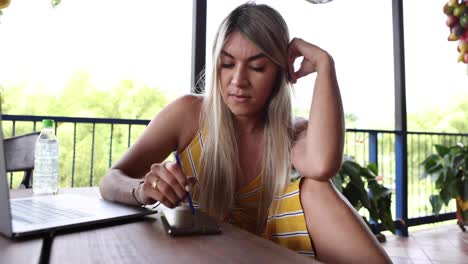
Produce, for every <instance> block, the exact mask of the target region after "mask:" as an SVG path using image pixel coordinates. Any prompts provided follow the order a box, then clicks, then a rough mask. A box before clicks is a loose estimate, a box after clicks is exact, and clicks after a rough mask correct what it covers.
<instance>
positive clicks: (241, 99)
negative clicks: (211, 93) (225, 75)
mask: <svg viewBox="0 0 468 264" xmlns="http://www.w3.org/2000/svg"><path fill="white" fill-rule="evenodd" d="M229 97H231V98H232V100H234V102H237V103H245V102H247V101H248V100H249V99H250V96H246V95H236V94H230V95H229Z"/></svg>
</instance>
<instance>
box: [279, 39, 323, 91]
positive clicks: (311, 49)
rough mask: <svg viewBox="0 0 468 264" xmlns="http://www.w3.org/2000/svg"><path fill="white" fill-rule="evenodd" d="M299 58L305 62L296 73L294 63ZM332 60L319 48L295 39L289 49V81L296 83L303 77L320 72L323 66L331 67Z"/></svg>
mask: <svg viewBox="0 0 468 264" xmlns="http://www.w3.org/2000/svg"><path fill="white" fill-rule="evenodd" d="M299 57H303V60H302V62H301V66H300V67H299V69H298V70H297V71H295V70H294V62H295V61H296V59H297V58H299ZM330 60H331V57H330V55H329V54H328V53H327V52H326V51H324V50H323V49H321V48H319V47H318V46H315V45H314V44H311V43H309V42H307V41H304V40H303V39H300V38H293V39H292V40H291V42H290V43H289V47H288V67H289V69H288V70H289V81H290V82H291V83H296V82H297V80H298V79H299V78H301V77H304V76H306V75H308V74H310V73H314V72H319V71H320V70H321V69H322V68H323V66H322V65H329V63H330Z"/></svg>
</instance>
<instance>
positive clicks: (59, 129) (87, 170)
mask: <svg viewBox="0 0 468 264" xmlns="http://www.w3.org/2000/svg"><path fill="white" fill-rule="evenodd" d="M45 118H49V119H53V120H55V122H56V135H57V137H58V140H59V142H60V165H59V166H60V168H59V171H60V172H59V175H60V176H59V177H60V187H68V186H71V187H75V186H77V187H81V186H96V185H98V184H99V181H100V179H101V177H102V176H103V175H104V174H105V173H106V171H107V169H108V168H109V167H110V166H111V164H112V163H113V162H115V161H116V159H118V158H119V157H120V156H121V155H122V154H123V153H124V151H125V150H126V149H127V148H128V147H129V146H130V145H131V144H132V143H133V142H134V141H135V140H136V139H137V138H138V136H139V135H140V134H141V133H142V131H143V130H144V129H145V127H146V125H147V124H148V123H149V120H133V119H110V118H74V117H57V116H24V115H3V116H2V119H3V123H2V124H3V130H4V131H3V133H4V136H5V138H8V137H10V136H14V135H20V134H24V133H28V132H32V131H38V130H40V127H41V124H40V123H41V121H42V119H45ZM398 136H401V132H398V131H392V130H364V129H347V130H346V141H345V149H344V152H345V154H346V155H349V156H353V157H354V158H355V160H356V161H357V162H358V163H360V164H362V165H366V164H368V163H371V162H373V163H377V165H378V170H379V175H380V176H382V177H383V184H384V185H386V186H387V187H390V188H391V189H392V190H393V197H392V207H393V208H392V215H393V216H396V215H397V214H396V212H397V211H398V208H397V207H398V206H399V205H397V202H396V200H397V199H396V196H397V194H398V192H399V191H401V190H403V189H405V187H402V186H401V183H399V182H401V181H398V180H397V177H399V176H398V175H397V174H399V173H400V174H401V172H399V170H400V171H401V168H402V167H401V166H402V164H401V160H402V159H401V158H399V157H398V155H400V154H401V153H400V152H399V151H398V149H395V147H396V146H397V147H398V144H397V143H398V142H397V139H398ZM406 136H407V137H406V138H407V155H406V164H407V199H406V201H407V204H406V206H407V208H408V209H407V211H408V216H407V218H408V219H407V223H406V225H407V226H412V225H419V224H425V223H432V222H438V221H444V220H447V219H454V218H455V213H454V211H455V205H454V203H453V204H450V205H449V207H447V208H446V209H445V212H442V214H440V215H439V216H437V217H436V216H434V215H432V210H431V205H430V204H429V195H430V194H431V193H434V192H435V191H434V188H433V185H432V184H431V182H430V179H428V178H421V174H422V168H421V166H420V164H421V162H422V161H423V160H424V159H425V158H426V157H427V156H428V155H430V154H431V153H432V152H433V151H434V148H433V146H434V144H455V143H456V142H461V143H463V144H465V145H466V144H468V134H454V133H431V132H406ZM399 153H400V154H399ZM16 174H17V173H12V174H10V175H9V178H10V181H9V182H10V188H16V186H17V184H19V181H20V178H21V175H18V176H17V175H16ZM400 177H401V176H400ZM397 183H399V184H400V186H398V184H397ZM397 222H398V221H397Z"/></svg>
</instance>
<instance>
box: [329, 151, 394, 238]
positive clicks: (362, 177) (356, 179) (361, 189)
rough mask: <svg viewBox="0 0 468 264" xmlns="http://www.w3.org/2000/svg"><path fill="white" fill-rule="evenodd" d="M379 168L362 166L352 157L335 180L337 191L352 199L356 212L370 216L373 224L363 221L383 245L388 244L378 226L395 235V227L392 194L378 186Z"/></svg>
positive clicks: (372, 164)
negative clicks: (363, 209)
mask: <svg viewBox="0 0 468 264" xmlns="http://www.w3.org/2000/svg"><path fill="white" fill-rule="evenodd" d="M376 175H377V165H376V164H375V163H371V164H369V165H367V166H366V167H363V166H361V165H359V164H358V163H357V162H355V161H354V159H353V158H352V157H349V156H345V158H344V160H343V163H342V166H341V169H340V171H339V172H338V174H337V175H336V176H335V177H333V178H332V180H333V184H334V185H335V187H336V188H337V189H338V190H339V191H340V192H341V193H342V194H343V195H344V196H345V197H346V198H347V199H348V201H349V202H350V203H351V205H353V206H354V208H355V209H356V210H359V209H361V208H362V207H364V208H366V209H367V211H368V212H369V216H370V218H371V222H373V224H371V223H369V221H368V220H367V219H366V218H365V217H363V219H364V221H365V222H366V223H367V224H368V225H369V227H370V228H371V230H372V232H373V233H374V234H376V235H378V236H377V238H378V239H379V241H381V242H383V241H385V237H383V236H382V235H379V234H380V230H379V229H378V228H377V225H376V224H377V222H378V221H380V222H381V223H382V225H383V226H384V227H385V228H386V229H387V230H389V231H391V232H392V233H395V225H394V222H393V218H392V213H391V210H390V206H391V195H392V191H391V190H390V189H389V188H386V187H385V186H383V185H382V184H380V183H378V182H377V176H376Z"/></svg>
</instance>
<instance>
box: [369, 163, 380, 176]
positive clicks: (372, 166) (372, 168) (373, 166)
mask: <svg viewBox="0 0 468 264" xmlns="http://www.w3.org/2000/svg"><path fill="white" fill-rule="evenodd" d="M367 168H368V169H369V170H370V171H371V172H372V173H374V174H375V175H377V174H379V172H378V168H377V163H369V164H367Z"/></svg>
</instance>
